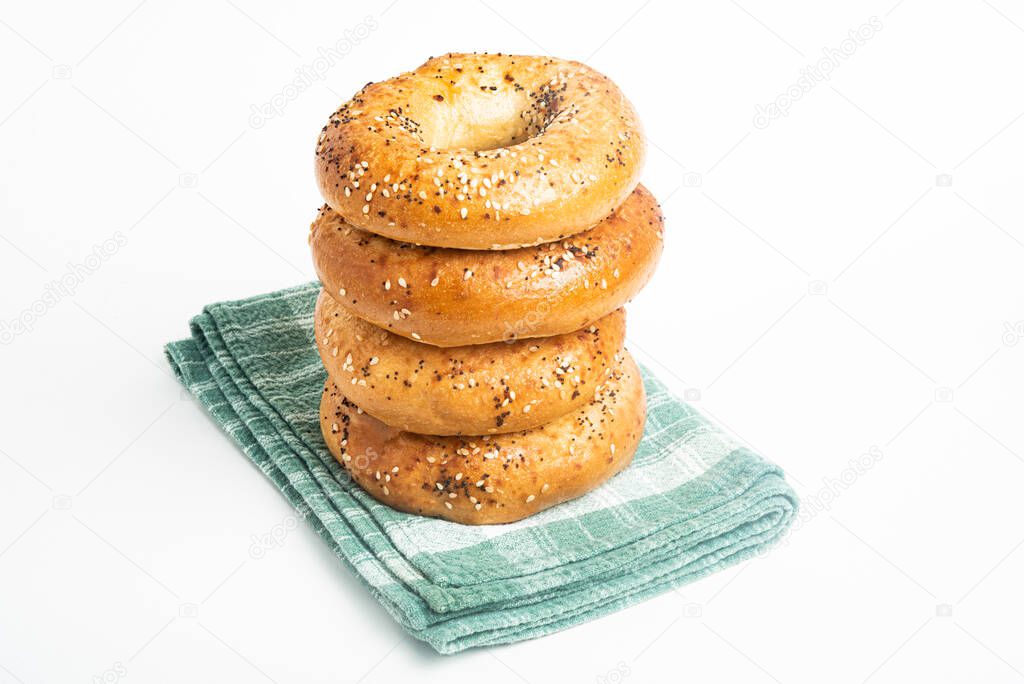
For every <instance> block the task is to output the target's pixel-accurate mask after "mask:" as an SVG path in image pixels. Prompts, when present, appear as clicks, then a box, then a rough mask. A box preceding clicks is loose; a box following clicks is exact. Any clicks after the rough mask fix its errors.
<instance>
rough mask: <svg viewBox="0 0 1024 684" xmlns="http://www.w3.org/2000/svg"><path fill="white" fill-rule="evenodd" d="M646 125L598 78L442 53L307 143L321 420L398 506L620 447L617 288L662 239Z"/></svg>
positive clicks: (484, 490) (509, 511) (351, 104)
mask: <svg viewBox="0 0 1024 684" xmlns="http://www.w3.org/2000/svg"><path fill="white" fill-rule="evenodd" d="M644 148H645V142H644V138H643V132H642V130H641V127H640V122H639V120H638V118H637V115H636V112H635V111H634V109H633V107H632V105H631V104H630V103H629V101H628V100H626V98H625V97H624V96H623V95H622V93H621V92H620V91H619V89H618V88H617V87H616V86H615V84H614V83H612V82H611V81H610V80H609V79H608V78H607V77H605V76H603V75H601V74H599V73H597V72H595V71H594V70H592V69H590V68H589V67H587V66H585V65H583V64H580V63H579V62H569V61H563V60H558V59H554V58H549V57H524V56H514V55H487V54H448V55H444V56H442V57H436V58H433V59H430V60H429V61H427V62H426V63H425V64H423V66H421V67H419V68H418V69H416V70H415V71H412V72H408V73H404V74H401V75H400V76H397V77H395V78H392V79H390V80H387V81H383V82H380V83H371V84H368V85H366V86H365V87H364V88H363V89H362V90H360V91H359V92H358V93H357V94H356V95H355V96H354V97H353V98H352V99H351V100H350V101H348V102H347V103H345V104H344V105H343V106H342V107H341V108H340V109H338V110H337V111H336V112H334V114H332V115H331V118H330V120H329V121H328V123H327V125H326V126H325V127H324V128H323V131H322V132H321V134H320V137H319V139H318V141H317V146H316V176H317V181H318V184H319V187H320V191H321V194H322V195H323V198H324V200H325V201H326V205H325V206H324V207H323V208H321V209H320V211H319V214H318V216H317V217H316V220H315V221H314V222H313V224H312V226H311V229H310V236H309V241H310V246H311V249H312V255H313V260H314V264H315V267H316V271H317V274H318V276H319V278H320V282H321V283H322V285H323V289H322V291H321V292H320V296H319V299H318V301H317V305H316V312H315V331H316V343H317V348H318V350H319V352H320V356H321V358H322V359H323V363H324V367H325V368H326V370H327V375H328V378H327V383H326V385H325V387H324V393H323V397H322V401H321V406H320V417H321V427H322V430H323V435H324V439H325V440H326V442H327V445H328V447H329V449H330V450H331V452H332V453H333V454H334V456H335V457H336V458H337V459H338V461H339V462H340V463H341V464H342V465H343V466H344V467H345V468H346V469H347V470H348V471H349V472H350V473H351V475H352V478H353V479H354V480H355V482H356V483H358V484H359V485H360V486H361V487H362V488H363V489H364V490H366V491H367V492H368V493H369V494H370V495H372V496H373V497H374V498H375V499H377V500H378V501H381V502H383V503H385V504H387V505H389V506H392V507H394V508H396V509H398V510H402V511H406V512H410V513H416V514H420V515H426V516H434V517H439V518H445V519H447V520H452V521H455V522H459V523H466V524H489V523H502V522H509V521H513V520H519V519H521V518H524V517H526V516H529V515H532V514H534V513H537V512H538V511H541V510H543V509H545V508H548V507H551V506H554V505H556V504H558V503H561V502H563V501H566V500H569V499H572V498H575V497H578V496H580V495H582V494H585V493H586V492H588V491H590V490H592V489H593V488H595V487H597V486H598V485H599V484H601V483H602V482H604V481H605V480H607V479H608V478H610V477H612V476H613V475H614V474H616V473H617V472H619V471H620V470H622V469H623V468H624V467H625V466H626V465H628V464H629V462H630V460H631V459H632V456H633V453H634V451H635V450H636V447H637V445H638V444H639V441H640V437H641V434H642V432H643V425H644V417H645V397H644V390H643V384H642V381H641V377H640V372H639V370H638V369H637V366H636V364H635V363H634V361H633V359H632V358H631V357H630V355H629V354H628V353H627V352H626V351H625V349H624V348H623V343H624V340H625V314H624V312H623V309H622V305H623V304H624V303H626V302H627V301H628V300H629V299H631V298H632V297H633V296H634V295H635V294H636V293H637V292H638V291H639V290H640V289H641V288H642V287H643V286H644V285H645V284H646V282H647V281H648V279H649V278H650V276H651V274H652V272H653V271H654V268H655V265H656V264H657V261H658V258H659V256H660V254H661V250H662V216H661V213H660V211H659V208H658V205H657V202H656V201H655V200H654V198H653V197H652V195H651V193H649V192H648V191H647V190H646V189H645V188H643V187H642V186H640V185H638V180H639V174H640V170H641V167H642V165H643V160H644V155H645V149H644Z"/></svg>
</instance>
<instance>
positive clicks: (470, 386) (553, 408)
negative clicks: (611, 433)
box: [313, 290, 626, 435]
mask: <svg viewBox="0 0 1024 684" xmlns="http://www.w3.org/2000/svg"><path fill="white" fill-rule="evenodd" d="M313 326H314V330H315V332H316V341H317V348H318V350H319V352H320V357H321V358H322V359H323V362H324V367H325V368H326V369H327V373H328V375H330V377H331V378H332V379H333V380H334V381H335V382H336V383H338V385H339V386H340V387H341V388H343V390H344V392H345V396H346V397H348V398H349V399H351V400H352V401H353V402H355V403H356V404H358V405H359V407H360V408H362V409H363V410H364V411H366V412H367V413H369V414H370V415H372V416H374V417H375V418H378V419H379V420H382V421H384V422H385V423H387V424H388V425H391V426H393V427H396V428H400V429H402V430H408V431H410V432H422V433H426V434H430V435H480V434H496V433H503V432H516V431H519V430H528V429H530V428H533V427H536V426H538V425H542V424H544V423H547V422H550V421H552V420H554V419H556V418H560V417H562V416H564V415H565V414H566V413H569V412H570V411H573V410H575V409H577V408H579V407H580V406H582V405H583V404H585V403H587V402H588V401H590V400H591V399H593V397H594V392H595V391H596V388H597V386H598V385H599V384H600V383H601V381H602V379H603V378H604V377H605V371H606V369H608V368H609V367H612V366H615V365H616V364H615V362H614V358H615V356H616V354H618V352H619V351H620V350H621V349H622V343H623V341H624V340H625V337H626V316H625V312H624V311H623V310H622V309H617V310H615V311H613V312H612V313H610V314H608V315H607V316H605V317H604V318H601V319H600V320H598V321H596V322H595V323H594V324H593V325H591V326H588V327H586V328H584V329H582V330H578V331H576V332H572V333H566V334H564V335H557V336H555V337H545V338H540V339H536V340H517V341H514V342H511V343H509V344H505V343H502V342H492V343H491V344H480V345H469V346H465V347H450V348H447V349H443V348H441V347H433V346H431V345H429V344H421V343H418V342H414V341H412V340H408V339H406V338H404V337H400V336H398V335H393V334H391V333H389V332H388V331H386V330H382V329H380V328H378V327H376V326H374V325H371V324H370V323H367V322H366V321H364V320H362V319H360V318H358V317H356V316H353V315H352V314H351V313H349V312H348V311H346V310H345V309H344V308H342V307H341V306H339V305H338V303H337V302H335V301H334V299H333V298H332V297H331V296H330V295H328V294H327V293H326V291H324V290H321V291H320V296H319V298H318V299H317V302H316V310H315V313H314V317H313Z"/></svg>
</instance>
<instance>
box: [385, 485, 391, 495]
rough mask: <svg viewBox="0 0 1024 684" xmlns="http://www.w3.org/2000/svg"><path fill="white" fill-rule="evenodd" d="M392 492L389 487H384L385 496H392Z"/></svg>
mask: <svg viewBox="0 0 1024 684" xmlns="http://www.w3.org/2000/svg"><path fill="white" fill-rule="evenodd" d="M390 495H391V492H390V491H389V490H388V486H387V485H384V496H390Z"/></svg>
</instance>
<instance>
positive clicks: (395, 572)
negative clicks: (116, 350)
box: [166, 283, 797, 653]
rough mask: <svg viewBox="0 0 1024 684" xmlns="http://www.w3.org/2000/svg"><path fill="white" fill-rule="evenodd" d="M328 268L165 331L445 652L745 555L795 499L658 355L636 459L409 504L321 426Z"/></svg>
mask: <svg viewBox="0 0 1024 684" xmlns="http://www.w3.org/2000/svg"><path fill="white" fill-rule="evenodd" d="M318 290H319V285H318V284H316V283H311V284H308V285H302V286H300V287H295V288H290V289H287V290H282V291H280V292H273V293H270V294H266V295H260V296H256V297H252V298H250V299H245V300H241V301H236V302H222V303H219V304H211V305H210V306H207V307H206V308H205V309H204V310H203V313H201V314H199V315H198V316H196V317H195V318H194V319H192V322H191V331H192V337H191V338H190V339H185V340H181V341H179V342H172V343H171V344H169V345H167V350H166V351H167V357H168V359H169V360H170V363H171V365H172V366H173V368H174V371H175V373H176V374H177V376H178V378H179V379H180V380H181V382H182V384H184V385H185V387H186V388H188V390H189V391H190V392H191V393H192V394H193V395H195V396H196V397H197V398H198V399H199V401H200V402H201V403H202V404H203V406H205V407H206V410H207V411H209V413H210V414H211V415H212V416H213V418H214V420H215V421H217V422H218V423H219V424H220V425H221V426H222V427H223V428H224V430H225V431H226V432H227V433H228V434H229V435H231V437H232V438H233V439H234V440H235V441H236V442H237V443H238V445H239V446H240V447H241V448H242V450H243V451H244V452H245V454H246V455H247V456H248V457H249V458H250V459H251V460H252V461H253V462H254V463H255V464H256V465H258V466H259V467H260V469H261V470H262V471H263V472H264V473H266V474H267V477H269V478H270V479H271V481H272V482H273V483H274V484H275V485H276V486H277V487H278V489H280V490H281V492H282V493H283V494H284V495H285V496H286V497H287V498H288V501H289V502H290V503H291V504H292V505H293V506H295V508H296V509H297V510H298V511H299V513H300V514H301V515H302V516H303V517H304V518H306V520H307V521H308V522H309V523H310V524H311V525H312V526H313V527H314V529H316V531H317V532H318V533H319V534H320V536H321V537H322V538H323V539H324V541H325V542H326V543H327V544H328V545H330V547H331V549H332V550H333V551H334V552H335V554H337V556H338V557H339V558H341V559H342V560H343V561H344V562H345V563H346V564H347V565H348V566H349V567H350V568H351V569H352V570H353V572H355V573H356V574H357V575H358V576H359V577H360V578H361V579H362V580H363V582H365V584H366V585H367V586H368V587H369V589H370V591H372V592H373V594H374V596H376V597H377V599H378V600H379V601H380V602H381V604H383V606H384V607H385V608H386V609H387V610H388V612H390V613H391V615H392V616H394V618H395V619H396V620H397V621H398V622H399V623H401V625H402V627H404V628H405V629H406V630H407V631H408V632H409V633H410V634H412V635H413V636H414V637H416V638H417V639H422V640H424V641H426V642H427V643H429V644H430V645H431V646H432V647H434V648H435V649H436V650H437V651H439V652H441V653H455V652H458V651H462V650H464V649H467V648H471V647H473V646H485V645H491V644H502V643H510V642H514V641H521V640H524V639H530V638H533V637H537V636H542V635H544V634H550V633H551V632H554V631H557V630H560V629H565V628H566V627H570V626H572V625H575V624H578V623H580V622H583V621H585V620H590V619H593V618H596V617H598V616H601V615H604V614H606V613H610V612H612V611H614V610H617V609H619V608H623V607H625V606H629V605H632V604H634V603H637V602H639V601H642V600H644V599H646V598H648V597H650V596H653V595H655V594H658V593H661V592H664V591H667V590H669V589H671V588H673V587H675V586H678V585H680V584H684V583H686V582H691V581H693V580H695V579H697V578H700V577H702V576H704V575H707V574H709V573H712V572H715V571H717V570H720V569H722V568H724V567H727V566H729V565H732V564H734V563H737V562H739V561H741V560H743V559H745V558H748V557H750V556H753V555H754V554H756V553H758V552H760V551H762V550H764V549H766V548H767V547H768V546H770V545H771V544H772V543H774V542H775V541H777V540H778V539H779V537H780V536H781V535H782V534H783V533H784V532H785V530H786V528H787V527H788V526H789V523H790V522H791V521H792V519H793V516H794V513H795V511H796V508H797V498H796V495H795V494H794V493H793V490H792V489H791V488H790V487H789V486H788V485H787V484H786V482H785V481H784V480H783V474H782V471H781V470H780V469H779V468H778V466H776V465H774V464H772V463H769V462H767V461H765V460H763V459H762V458H760V457H759V456H757V455H756V454H754V453H752V452H750V451H749V450H747V449H746V448H744V447H742V446H740V445H739V444H737V443H736V442H735V441H733V440H732V439H730V438H729V437H728V436H726V435H725V434H724V433H723V432H722V431H721V430H720V429H719V428H718V427H716V426H715V425H714V424H712V423H711V422H709V421H708V420H707V419H706V418H704V417H703V416H701V415H700V414H699V413H697V411H695V410H694V409H693V408H692V407H690V406H688V405H687V404H685V403H683V402H681V401H679V400H678V399H676V398H675V397H673V396H672V395H671V394H669V392H668V391H667V390H666V388H665V387H664V385H662V384H661V383H660V382H659V381H658V380H657V379H656V378H655V377H654V376H653V375H651V374H650V372H649V371H647V370H644V371H643V376H644V383H645V387H646V389H647V402H648V406H647V425H646V429H645V432H644V437H643V440H642V442H641V444H640V447H639V450H638V451H637V453H636V455H635V456H634V458H633V463H632V464H631V465H630V466H629V468H627V469H626V470H624V471H623V472H622V473H620V474H619V475H617V476H616V477H615V478H613V479H612V480H611V481H609V482H607V483H606V484H604V485H602V486H601V487H599V488H598V489H596V490H595V491H593V492H591V493H589V494H587V495H586V496H583V497H581V498H579V499H576V500H575V501H571V502H568V503H565V504H562V505H560V506H556V507H554V508H551V509H548V510H546V511H543V512H542V513H540V514H538V515H535V516H533V517H531V518H527V519H526V520H521V521H519V522H516V523H510V524H507V525H490V526H467V525H459V524H456V523H451V522H446V521H443V520H435V519H433V518H424V517H420V516H415V515H409V514H406V513H400V512H398V511H395V510H392V509H391V508H388V507H387V506H384V505H382V504H379V503H377V502H376V501H375V500H374V499H373V498H371V497H370V496H369V495H367V494H366V493H364V492H363V491H362V490H361V489H360V488H359V487H358V486H356V485H355V483H353V482H352V480H351V479H350V478H349V477H348V476H347V474H346V471H345V470H344V469H343V468H342V467H341V466H340V465H339V464H338V463H337V461H335V460H334V458H333V457H332V456H331V454H330V453H329V452H328V451H327V447H326V446H325V445H324V442H323V438H322V437H321V435H320V425H319V421H318V409H319V404H320V393H321V390H322V387H323V382H324V379H325V372H324V370H323V367H322V366H321V363H320V358H319V356H318V355H317V351H316V347H315V344H314V339H313V304H314V301H315V300H316V296H317V292H318Z"/></svg>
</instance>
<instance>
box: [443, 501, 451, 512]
mask: <svg viewBox="0 0 1024 684" xmlns="http://www.w3.org/2000/svg"><path fill="white" fill-rule="evenodd" d="M444 505H445V506H446V507H447V508H448V510H451V509H452V502H451V501H445V502H444Z"/></svg>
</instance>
